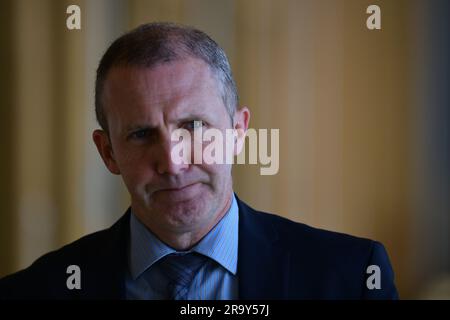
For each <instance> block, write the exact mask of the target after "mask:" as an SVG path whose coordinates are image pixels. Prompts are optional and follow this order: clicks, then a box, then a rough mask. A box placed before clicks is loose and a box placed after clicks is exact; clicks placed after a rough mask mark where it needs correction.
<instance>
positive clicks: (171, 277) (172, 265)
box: [160, 252, 206, 300]
mask: <svg viewBox="0 0 450 320" xmlns="http://www.w3.org/2000/svg"><path fill="white" fill-rule="evenodd" d="M205 262H206V257H205V256H203V255H201V254H198V253H196V252H190V253H171V254H169V255H167V256H165V257H164V258H162V259H161V261H160V266H161V268H162V270H163V272H164V273H165V275H166V277H167V280H168V282H167V283H168V287H167V288H168V291H169V297H170V298H171V299H181V300H182V299H186V297H187V292H188V288H189V285H190V283H191V281H192V279H193V278H194V276H195V274H196V273H197V272H198V270H199V269H200V268H201V267H202V265H203V264H204V263H205Z"/></svg>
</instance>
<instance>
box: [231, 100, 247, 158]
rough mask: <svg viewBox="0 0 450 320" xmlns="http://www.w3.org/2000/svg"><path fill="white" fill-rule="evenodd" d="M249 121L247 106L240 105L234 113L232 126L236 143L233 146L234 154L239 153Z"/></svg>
mask: <svg viewBox="0 0 450 320" xmlns="http://www.w3.org/2000/svg"><path fill="white" fill-rule="evenodd" d="M249 122H250V110H248V108H247V107H241V108H239V109H238V110H236V112H235V113H234V127H233V129H234V130H235V133H236V143H235V148H234V155H235V156H236V155H238V154H239V153H241V151H242V148H243V146H244V143H245V136H246V134H247V129H248V123H249Z"/></svg>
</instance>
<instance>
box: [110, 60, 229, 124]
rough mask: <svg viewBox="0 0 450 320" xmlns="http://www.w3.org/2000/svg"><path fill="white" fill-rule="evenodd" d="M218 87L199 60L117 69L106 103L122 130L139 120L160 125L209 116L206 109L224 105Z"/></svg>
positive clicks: (114, 71)
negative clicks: (129, 122) (131, 122)
mask: <svg viewBox="0 0 450 320" xmlns="http://www.w3.org/2000/svg"><path fill="white" fill-rule="evenodd" d="M217 84H218V83H217V80H216V78H215V77H214V75H213V73H212V72H211V70H210V68H209V66H208V65H207V64H206V63H204V62H203V61H202V60H199V59H195V58H190V59H185V60H179V61H173V62H170V63H165V64H160V65H158V66H155V67H152V68H139V67H116V68H114V69H112V70H111V73H110V74H109V76H108V81H107V83H106V84H105V90H104V97H105V100H104V101H105V103H104V104H105V106H106V105H108V107H109V110H107V112H112V113H114V114H115V116H114V117H113V118H114V119H111V120H113V121H114V122H116V125H119V127H122V128H123V125H126V123H123V122H127V120H126V119H127V118H128V119H129V118H136V117H142V119H140V120H142V121H145V122H147V123H150V124H153V125H156V124H157V123H161V121H164V122H167V121H170V120H171V119H172V118H174V119H176V118H179V117H186V116H188V115H189V114H190V113H195V112H196V113H199V112H203V113H208V111H207V110H204V109H205V104H208V103H214V104H223V102H222V99H221V97H220V93H219V90H218V85H217ZM149 107H151V110H150V109H149ZM209 112H210V111H209ZM167 116H170V117H169V118H167Z"/></svg>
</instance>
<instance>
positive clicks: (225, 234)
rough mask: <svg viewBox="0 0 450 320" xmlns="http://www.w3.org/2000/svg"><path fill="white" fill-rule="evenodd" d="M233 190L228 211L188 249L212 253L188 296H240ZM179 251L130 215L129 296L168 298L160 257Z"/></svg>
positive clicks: (213, 298)
mask: <svg viewBox="0 0 450 320" xmlns="http://www.w3.org/2000/svg"><path fill="white" fill-rule="evenodd" d="M238 211H239V210H238V206H237V202H236V198H235V196H234V194H233V196H232V203H231V206H230V209H229V210H228V212H227V213H226V214H225V215H224V216H223V218H222V219H221V220H220V221H219V223H217V225H216V226H215V227H214V228H213V229H212V230H211V231H210V232H209V233H208V234H207V235H206V236H204V237H203V239H202V240H201V241H200V242H199V243H198V244H197V245H196V246H194V247H193V248H192V249H190V250H189V252H197V253H200V254H203V255H205V256H207V257H209V259H208V261H207V262H206V263H205V264H204V265H203V266H202V267H201V268H200V270H199V271H198V272H197V274H196V275H195V276H194V278H193V280H192V282H191V284H190V286H189V289H188V294H187V299H188V300H207V299H208V300H227V299H237V298H238V278H237V275H236V272H237V258H238V228H239V212H238ZM174 252H177V251H176V250H175V249H173V248H171V247H169V246H168V245H166V244H165V243H163V242H162V241H160V240H159V239H158V238H157V237H156V236H155V235H154V234H153V233H152V232H151V231H150V230H149V229H147V228H146V227H145V226H144V224H143V223H142V222H140V221H139V220H138V219H137V218H136V216H135V215H134V214H133V213H131V217H130V244H129V255H128V268H129V270H128V273H127V277H126V282H125V283H126V297H127V299H165V298H166V296H165V295H166V291H165V288H166V286H167V283H166V281H167V280H165V279H166V278H165V277H164V276H163V274H164V270H161V268H160V266H159V264H158V263H156V262H157V261H159V260H160V259H161V258H163V257H165V256H166V255H168V254H171V253H174Z"/></svg>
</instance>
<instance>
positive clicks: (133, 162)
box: [117, 149, 154, 187]
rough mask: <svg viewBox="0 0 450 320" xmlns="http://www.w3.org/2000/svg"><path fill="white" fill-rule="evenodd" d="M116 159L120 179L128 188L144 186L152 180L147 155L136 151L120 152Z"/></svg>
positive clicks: (149, 159) (149, 160)
mask: <svg viewBox="0 0 450 320" xmlns="http://www.w3.org/2000/svg"><path fill="white" fill-rule="evenodd" d="M120 154H121V156H120V157H118V159H117V165H118V166H119V169H120V172H121V175H122V178H123V180H124V182H125V184H127V185H128V186H129V187H131V186H135V185H141V184H145V183H146V182H148V181H149V180H151V179H152V177H153V175H154V172H153V170H152V166H151V162H152V159H151V158H150V157H149V155H148V153H144V152H139V151H137V150H130V149H128V150H122V152H121V153H120Z"/></svg>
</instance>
